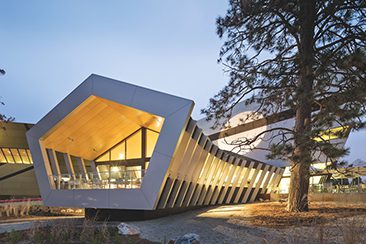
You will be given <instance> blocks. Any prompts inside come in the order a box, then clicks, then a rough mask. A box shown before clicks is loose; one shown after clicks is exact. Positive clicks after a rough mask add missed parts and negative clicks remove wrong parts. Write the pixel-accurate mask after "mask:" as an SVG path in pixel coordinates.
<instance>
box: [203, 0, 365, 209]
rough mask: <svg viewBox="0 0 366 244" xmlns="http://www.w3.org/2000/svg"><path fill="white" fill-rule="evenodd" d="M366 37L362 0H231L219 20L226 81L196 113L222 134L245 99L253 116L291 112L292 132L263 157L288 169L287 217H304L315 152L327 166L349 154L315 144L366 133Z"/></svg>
mask: <svg viewBox="0 0 366 244" xmlns="http://www.w3.org/2000/svg"><path fill="white" fill-rule="evenodd" d="M365 30H366V1H360V0H348V1H346V0H343V1H342V0H330V1H328V0H327V1H325V0H318V1H316V0H306V1H296V0H263V1H258V0H257V1H255V0H230V4H229V9H228V11H227V13H226V15H225V16H224V17H219V18H218V19H217V33H218V35H219V36H220V37H221V38H225V42H224V44H223V47H222V49H221V51H220V59H219V62H221V63H223V65H224V67H225V70H226V71H227V72H228V74H229V77H230V80H229V82H228V84H227V85H226V86H225V87H224V88H223V89H222V90H221V91H220V92H219V93H218V94H216V95H215V96H214V97H213V98H211V99H210V103H209V105H208V107H207V108H206V109H203V110H202V112H203V113H204V114H206V115H207V117H208V119H212V120H214V121H215V126H220V125H222V123H221V122H220V121H222V120H221V119H222V118H227V119H228V118H230V112H231V110H232V108H233V106H234V105H235V104H237V103H238V102H240V101H242V100H245V99H247V100H246V102H247V103H258V104H259V108H258V111H255V112H253V114H252V115H251V116H256V115H257V113H256V112H259V113H261V114H262V115H264V116H267V115H270V114H276V113H278V112H280V111H284V110H290V111H293V114H294V118H295V125H294V127H293V128H291V129H286V128H271V131H270V132H271V133H273V132H275V131H276V133H275V136H277V137H280V138H281V140H280V142H277V143H275V144H274V143H273V144H271V145H270V153H269V157H270V158H286V159H288V160H289V161H290V162H291V165H292V167H291V183H290V189H289V198H288V210H289V211H292V212H298V211H307V210H308V198H307V196H308V187H309V178H310V172H309V170H310V164H311V163H312V162H314V161H316V158H314V155H315V154H314V152H315V151H320V152H321V153H323V154H324V155H326V156H327V157H329V158H333V159H334V158H338V157H340V156H342V155H344V154H346V153H347V150H346V149H339V148H337V147H335V146H334V145H332V144H331V143H330V142H329V141H327V140H322V139H320V140H314V138H322V135H323V134H324V131H326V130H328V129H330V128H332V127H334V126H340V127H342V128H344V129H343V130H340V131H338V132H337V134H338V136H342V135H344V133H346V131H349V130H351V129H352V130H358V129H360V128H362V127H364V126H365V123H364V120H362V118H363V116H365V114H366V108H365V98H366V59H365V53H366V52H365V50H366V33H365ZM248 98H249V99H248ZM258 138H259V137H258V136H257V137H255V138H248V139H246V140H240V143H241V144H243V145H244V146H245V145H249V144H251V143H253V141H255V140H256V139H258ZM243 145H241V146H243Z"/></svg>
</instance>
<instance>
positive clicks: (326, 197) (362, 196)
mask: <svg viewBox="0 0 366 244" xmlns="http://www.w3.org/2000/svg"><path fill="white" fill-rule="evenodd" d="M309 200H310V201H311V202H345V203H365V202H366V193H356V192H353V193H311V194H310V195H309Z"/></svg>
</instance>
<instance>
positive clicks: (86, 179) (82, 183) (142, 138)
mask: <svg viewBox="0 0 366 244" xmlns="http://www.w3.org/2000/svg"><path fill="white" fill-rule="evenodd" d="M158 137H159V133H158V132H155V131H152V130H150V129H147V128H140V129H138V130H137V131H135V132H134V133H132V134H131V135H129V136H128V137H126V138H125V139H123V140H122V141H120V142H119V143H117V144H116V145H115V146H113V147H112V148H110V149H109V150H108V151H106V152H104V153H103V154H102V155H100V156H98V157H97V158H96V159H95V160H94V162H95V168H94V169H93V167H92V165H91V161H89V160H83V163H84V166H85V170H86V172H87V176H85V174H83V173H82V172H78V171H77V168H79V167H75V166H76V164H77V162H76V160H75V159H74V158H73V156H72V155H70V157H71V161H72V164H73V166H74V167H73V168H74V171H75V174H74V175H70V174H69V173H67V167H66V162H65V160H64V158H63V155H62V153H60V152H56V156H57V163H58V165H59V169H60V173H61V175H59V176H58V175H57V174H56V175H52V176H50V177H51V178H52V180H53V181H54V182H55V188H56V189H117V188H140V187H141V182H142V178H143V176H144V175H145V172H146V170H147V167H148V165H149V161H150V158H151V156H152V154H153V151H154V148H155V145H156V142H157V140H158ZM49 159H50V157H49ZM95 170H96V171H95Z"/></svg>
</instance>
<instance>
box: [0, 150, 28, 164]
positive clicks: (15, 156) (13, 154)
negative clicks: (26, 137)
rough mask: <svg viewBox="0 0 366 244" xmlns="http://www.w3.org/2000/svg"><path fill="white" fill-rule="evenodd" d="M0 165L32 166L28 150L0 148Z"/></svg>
mask: <svg viewBox="0 0 366 244" xmlns="http://www.w3.org/2000/svg"><path fill="white" fill-rule="evenodd" d="M0 163H16V164H32V163H33V162H32V157H31V154H30V151H29V149H18V148H0Z"/></svg>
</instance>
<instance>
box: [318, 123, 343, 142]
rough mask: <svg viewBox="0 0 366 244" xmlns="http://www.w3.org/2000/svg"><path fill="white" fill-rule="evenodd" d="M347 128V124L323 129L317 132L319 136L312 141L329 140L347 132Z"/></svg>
mask: <svg viewBox="0 0 366 244" xmlns="http://www.w3.org/2000/svg"><path fill="white" fill-rule="evenodd" d="M347 130H348V126H345V127H342V126H340V127H335V128H332V129H329V130H325V131H322V132H321V133H319V136H317V137H315V138H314V141H317V142H321V141H330V140H334V139H338V138H340V135H342V134H344V136H345V133H346V132H347Z"/></svg>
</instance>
